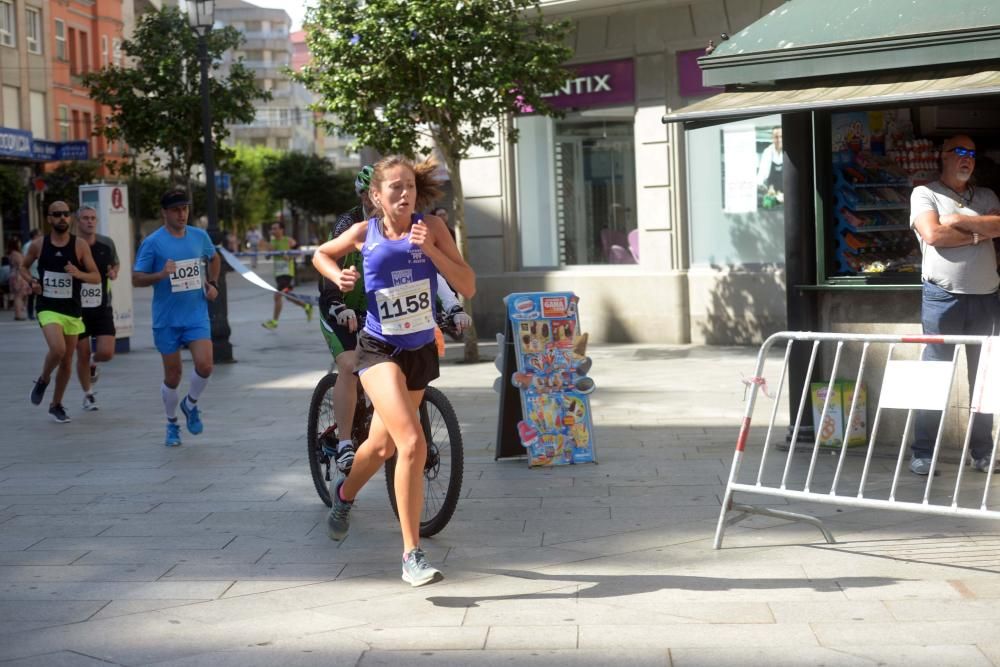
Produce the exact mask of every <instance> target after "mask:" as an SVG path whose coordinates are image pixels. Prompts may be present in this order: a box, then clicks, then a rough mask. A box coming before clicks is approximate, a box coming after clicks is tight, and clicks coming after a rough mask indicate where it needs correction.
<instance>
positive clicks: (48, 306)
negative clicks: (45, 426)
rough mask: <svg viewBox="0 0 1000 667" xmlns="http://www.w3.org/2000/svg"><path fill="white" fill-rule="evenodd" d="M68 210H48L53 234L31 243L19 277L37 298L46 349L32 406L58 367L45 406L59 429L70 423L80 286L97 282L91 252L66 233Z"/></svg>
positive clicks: (63, 206) (60, 206) (57, 206)
mask: <svg viewBox="0 0 1000 667" xmlns="http://www.w3.org/2000/svg"><path fill="white" fill-rule="evenodd" d="M69 217H70V212H69V205H68V204H67V203H66V202H63V201H54V202H52V203H51V204H49V212H48V222H49V225H50V226H51V227H52V231H51V233H50V234H48V235H47V236H42V237H41V238H38V239H36V240H35V241H34V242H33V243H32V244H31V247H29V248H28V252H27V254H26V255H25V257H24V263H23V264H22V265H21V277H22V278H24V279H25V280H28V281H29V282H30V283H31V286H32V290H33V291H34V293H35V294H37V295H38V305H37V308H38V324H39V326H41V327H42V335H43V336H45V342H46V344H47V345H48V348H49V350H48V354H46V355H45V362H44V364H43V366H42V374H41V375H39V376H38V379H37V380H35V386H34V388H33V389H32V390H31V402H32V403H33V404H34V405H39V404H40V403H41V402H42V398H43V397H44V396H45V389H46V387H48V386H49V380H50V378H51V377H52V371H53V370H55V369H56V368H57V367H58V368H59V372H58V373H57V374H56V387H55V391H54V393H53V394H52V402H51V403H50V404H49V414H50V415H51V416H52V419H54V420H55V421H57V422H59V423H65V422H68V421H70V418H69V415H67V414H66V409H65V408H63V405H62V398H63V394H64V393H65V392H66V385H67V384H69V378H70V376H71V375H72V373H73V351H74V350H75V349H76V344H77V337H78V336H79V335H80V334H81V333H83V330H84V327H83V320H82V319H81V304H80V285H81V284H82V283H89V284H97V283H100V282H101V274H100V272H99V271H98V270H97V265H96V264H95V263H94V257H93V255H91V252H90V246H89V245H87V243H86V242H85V241H83V240H82V239H78V238H77V237H75V236H73V235H72V234H70V233H69ZM36 260H37V261H38V278H37V279H36V278H33V277H32V276H31V265H32V264H34V263H35V261H36Z"/></svg>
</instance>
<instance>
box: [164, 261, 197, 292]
mask: <svg viewBox="0 0 1000 667" xmlns="http://www.w3.org/2000/svg"><path fill="white" fill-rule="evenodd" d="M175 264H176V265H177V268H176V269H175V270H174V272H173V273H171V274H170V291H171V292H190V291H191V290H196V289H201V285H202V282H201V258H200V257H196V258H194V259H179V260H177V261H176V262H175Z"/></svg>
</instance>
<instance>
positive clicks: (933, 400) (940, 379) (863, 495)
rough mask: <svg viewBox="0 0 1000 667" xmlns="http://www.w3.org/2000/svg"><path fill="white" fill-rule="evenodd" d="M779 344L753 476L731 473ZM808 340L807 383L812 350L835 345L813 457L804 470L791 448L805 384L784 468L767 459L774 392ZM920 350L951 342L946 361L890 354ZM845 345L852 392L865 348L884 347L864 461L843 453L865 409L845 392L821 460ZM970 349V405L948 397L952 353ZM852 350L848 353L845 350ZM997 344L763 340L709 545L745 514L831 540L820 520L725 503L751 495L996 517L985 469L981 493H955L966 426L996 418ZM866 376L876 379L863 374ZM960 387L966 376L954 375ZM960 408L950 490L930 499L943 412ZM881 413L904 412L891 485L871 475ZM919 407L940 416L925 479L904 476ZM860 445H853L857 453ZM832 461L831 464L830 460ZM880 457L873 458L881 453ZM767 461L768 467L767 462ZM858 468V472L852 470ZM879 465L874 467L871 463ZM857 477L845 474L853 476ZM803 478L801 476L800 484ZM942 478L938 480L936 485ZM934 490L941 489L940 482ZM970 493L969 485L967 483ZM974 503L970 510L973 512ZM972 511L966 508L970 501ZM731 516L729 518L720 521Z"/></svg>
mask: <svg viewBox="0 0 1000 667" xmlns="http://www.w3.org/2000/svg"><path fill="white" fill-rule="evenodd" d="M780 341H787V342H786V345H785V353H784V359H783V363H782V367H781V374H780V377H779V380H778V386H777V391H776V393H775V395H774V396H773V397H772V398H773V400H774V406H773V408H772V409H771V413H770V420H769V423H768V425H767V430H766V434H765V436H764V441H763V443H762V446H761V448H760V449H759V452H760V460H759V463H758V467H757V471H756V475H746V474H745V473H744V477H741V476H740V473H741V466H742V465H743V464H744V461H745V458H746V457H747V454H748V452H747V450H748V448H749V449H750V453H751V454H753V455H756V452H757V451H758V450H756V449H755V448H754V443H753V440H754V438H753V437H752V436H753V434H752V432H751V429H750V425H751V420H752V416H753V412H754V406H755V403H756V400H757V397H758V395H759V394H760V393H761V392H763V393H765V395H767V381H766V380H765V377H764V370H765V368H764V367H765V363H766V361H767V359H768V352H769V351H770V350H771V348H772V347H773V346H774V345H775V344H777V343H779V342H780ZM808 343H811V344H812V345H811V347H812V350H811V354H810V357H809V365H808V370H807V372H806V376H805V377H806V378H812V377H814V375H813V371H814V370H815V369H816V362H817V357H818V354H819V352H820V345H821V344H822V343H828V344H829V345H828V346H827V347H830V346H832V345H835V351H834V355H833V362H832V364H831V365H830V374H829V379H828V380H826V381H825V382H826V397H825V399H824V400H823V401H822V402H823V406H822V411H821V413H820V418H819V420H818V422H817V426H816V429H815V431H816V437H815V440H814V442H813V445H812V452H811V455H810V457H809V459H808V467H806V466H805V464H804V461H803V457H804V456H805V455H806V453H807V451H803V449H802V448H797V447H795V445H794V443H797V442H798V441H799V432H800V427H801V425H802V421H803V415H804V414H805V410H807V409H810V393H811V391H810V383H809V382H806V383H804V387H803V390H802V395H801V397H800V398H799V407H798V411H797V413H796V417H795V423H794V426H792V430H791V435H790V442H791V443H792V444H791V445H790V446H788V449H787V453H785V459H784V462H783V463H782V462H780V460H779V461H777V462H775V461H773V459H780V456H779V455H778V453H777V452H776V451H775V450H777V449H778V446H777V443H776V442H775V439H776V437H780V438H781V444H784V436H783V435H780V436H779V435H778V434H777V433H776V431H778V430H781V429H780V427H779V428H776V427H775V418H776V416H777V415H778V411H779V410H780V409H781V406H782V401H781V395H782V391H783V390H784V385H785V381H786V377H787V375H788V362H789V359H790V358H791V355H792V348H793V346H794V345H796V344H808ZM927 344H946V345H954V346H955V347H954V353H953V355H952V358H951V360H950V361H922V360H920V359H922V355H911V356H914V357H915V358H914V359H899V358H896V359H894V358H893V355H894V353H895V352H896V350H897V347H899V346H903V345H907V346H913V345H918V346H921V349H920V351H921V352H922V346H924V345H927ZM845 345H851V346H854V347H856V346H860V347H861V350H860V358H859V361H858V364H857V365H858V370H857V374H856V377H854V378H849V379H853V380H854V382H855V387H856V388H860V387H861V386H862V383H863V382H865V381H866V380H867V381H868V382H869V383H871V381H872V380H871V379H868V378H866V374H865V373H866V366H867V365H868V363H869V358H870V357H871V356H872V355H870V354H869V353H870V351H871V348H872V346H873V345H884V346H887V347H888V355H887V362H886V365H885V369H884V372H883V373H882V377H881V385H880V386H879V399H878V406H877V408H876V410H875V415H874V419H873V420H872V421H871V428H870V429H869V431H870V432H869V433H868V437H867V447H866V449H865V451H864V457H863V459H861V457H854V456H851V457H848V449H849V447H848V437H847V434H846V431H847V430H848V429H849V427H850V425H851V424H854V423H855V419H856V417H857V416H858V413H857V411H858V410H865V409H866V406H864V405H859V400H858V399H859V395H860V394H861V392H860V391H857V390H855V391H854V392H853V398H852V399H851V401H850V403H851V405H850V412H849V414H848V416H847V417H846V419H845V420H844V422H843V423H844V431H845V435H844V437H843V438H842V444H841V445H840V447H839V448H834V449H832V450H831V449H830V448H822V449H823V450H824V451H827V452H830V453H831V454H832V456H828V457H824V459H820V452H821V428H820V425H823V424H824V423H825V422H826V419H827V416H828V414H829V412H830V410H831V405H830V402H831V398H832V397H833V396H834V395H835V393H836V392H835V391H834V389H835V386H834V384H835V382H837V381H838V380H839V379H841V378H838V372H839V370H840V366H841V362H842V357H843V356H844V355H843V352H844V347H845ZM969 346H979V347H980V352H981V353H980V355H979V365H978V367H977V368H978V370H977V377H976V383H975V387H974V388H973V389H972V390H971V392H970V400H969V404H965V405H957V404H956V402H957V398H956V396H954V395H953V393H954V392H953V389H954V388H955V385H956V383H955V370H956V368H957V366H958V358H959V350H960V349H961V348H968V347H969ZM852 351H853V352H856V349H853V348H852ZM998 367H1000V339H998V338H992V337H986V336H894V335H864V334H832V333H812V332H789V331H786V332H781V333H776V334H774V335H773V336H771V337H769V338H768V339H767V340H766V341H765V342H764V343H763V345H762V346H761V349H760V352H759V353H758V355H757V365H756V371H755V373H754V377H753V378H752V379H751V380H749V381H747V384H748V386H749V397H748V400H747V406H746V412H745V414H744V417H743V423H742V425H741V427H740V431H739V435H738V437H737V440H736V452H735V455H734V457H733V463H732V467H731V468H730V471H729V480H728V483H727V485H726V492H725V495H724V497H723V500H722V509H721V512H720V514H719V521H718V526H717V528H716V532H715V542H714V548H716V549H719V548H720V547H721V546H722V538H723V534H724V533H725V529H726V528H727V527H728V526H730V525H733V524H735V523H738V522H739V521H742V520H744V519H746V518H748V517H749V516H751V515H755V514H756V515H762V516H768V517H773V518H778V519H784V520H788V521H801V522H805V523H809V524H811V525H813V526H815V527H816V528H818V529H819V530H820V531H821V532H822V533H823V536H824V538H825V539H826V541H827V542H828V543H831V544H833V543H835V540H834V538H833V535H832V534H831V533H830V532H829V531H828V530H827V528H826V527H825V526H824V525H823V522H822V521H821V520H820V519H819V518H817V517H815V516H811V515H808V514H804V513H800V512H791V511H786V510H781V509H775V508H774V507H769V506H762V505H750V504H740V503H736V502H734V500H733V494H734V493H738V492H740V493H751V494H754V495H757V496H765V497H770V498H782V499H785V500H787V501H802V502H808V503H817V504H824V505H835V506H842V507H853V508H871V509H882V510H897V511H906V512H916V513H921V514H931V515H944V516H960V517H974V518H980V519H1000V511H997V510H991V509H989V506H988V503H989V496H990V491H991V488H990V487H991V482H992V479H993V467H992V466H991V467H990V469H989V471H988V472H987V473H986V474H985V475H983V480H984V484H983V489H982V494H981V496H980V495H979V493H978V491H976V492H975V493H974V494H969V493H965V494H963V493H962V483H963V481H965V480H966V478H967V477H968V476H967V475H965V474H963V473H965V472H966V468H965V465H966V461H967V459H968V456H969V443H970V441H971V436H972V424H973V420H974V419H975V416H976V415H977V414H980V413H982V414H995V413H997V412H1000V370H998ZM870 375H876V373H871V374H870ZM961 382H962V383H964V382H965V378H964V377H963V378H962V379H961ZM956 408H957V409H968V410H969V418H968V422H967V424H966V428H965V439H964V443H963V445H962V450H961V460H960V464H959V466H958V469H957V474H956V477H955V481H954V487H953V488H952V489H950V492H949V493H947V494H946V495H945V496H942V494H941V492H940V491H939V492H938V493H936V494H932V489H933V488H934V484H935V471H936V470H937V468H938V458H939V455H940V453H941V449H942V447H941V442H942V437H943V435H944V432H945V420H946V416H947V415H948V414H949V412H950V411H954V410H955V409H956ZM887 410H901V411H905V414H906V421H905V427H904V428H903V434H902V438H901V439H900V443H899V450H898V453H897V454H896V457H895V459H896V460H895V466H894V468H893V472H892V481H891V484H888V486H886V482H887V480H886V479H884V478H882V479H879V478H878V477H879V475H878V474H877V473H876V474H874V475H873V470H872V468H873V455H874V452H875V448H876V439H877V438H878V435H879V428H880V426H881V423H882V421H883V414H884V413H885V412H886V411H887ZM918 410H940V411H941V417H940V420H939V422H938V428H937V438H936V440H935V446H934V454H933V457H932V459H931V470H930V474H929V475H927V478H926V482H923V478H919V477H917V476H915V475H912V474H911V473H910V472H909V469H908V466H907V464H908V462H909V456H908V454H909V447H910V442H909V440H910V435H911V433H912V431H913V425H914V419H915V414H916V412H917V411H918ZM997 439H998V436H993V440H992V445H993V447H992V451H991V457H992V458H991V460H996V455H997ZM859 449H860V448H859ZM834 458H835V459H836V460H835V462H834V461H832V460H831V459H834ZM880 458H881V457H880ZM769 464H770V465H769ZM859 465H860V470H858V466H859ZM876 467H878V464H876ZM904 470H905V475H907V477H906V478H905V479H904V480H903V484H902V486H901V485H900V481H901V473H902V472H903V471H904ZM858 473H860V474H859V476H857V477H856V479H852V477H853V476H855V475H858ZM803 474H804V478H803ZM944 479H945V478H944V477H942V478H940V480H942V482H943V481H944ZM918 480H919V481H921V482H922V483H923V491H922V497H921V492H920V491H919V486H917V487H916V488H914V487H913V484H912V482H916V481H918ZM938 486H939V487H941V486H943V484H939V485H938ZM975 486H976V487H978V484H976V485H975ZM901 495H903V496H905V495H914V496H916V497H914V498H911V499H905V498H900V497H899V496H901ZM977 502H978V507H976V506H974V505H975V504H976V503H977ZM970 504H971V505H973V506H969V505H970ZM730 513H734V516H729V514H730Z"/></svg>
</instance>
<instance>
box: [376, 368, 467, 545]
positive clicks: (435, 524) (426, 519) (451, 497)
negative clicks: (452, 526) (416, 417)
mask: <svg viewBox="0 0 1000 667" xmlns="http://www.w3.org/2000/svg"><path fill="white" fill-rule="evenodd" d="M420 425H421V426H422V427H423V430H424V439H425V440H426V441H427V461H426V462H425V464H424V506H423V508H422V509H421V512H420V536H421V537H430V536H432V535H437V534H438V533H439V532H441V530H443V529H444V527H445V526H447V525H448V522H449V521H450V520H451V517H452V515H453V514H454V513H455V508H456V507H457V506H458V497H459V495H460V494H461V493H462V474H463V469H464V468H463V466H464V464H465V457H464V454H463V451H462V431H461V429H460V428H459V426H458V417H457V416H456V415H455V409H454V408H453V407H452V406H451V402H450V401H448V399H447V397H446V396H445V395H444V394H442V393H441V392H440V391H438V390H437V389H435V388H434V387H427V390H426V391H425V392H424V400H423V402H421V404H420ZM395 473H396V456H395V455H393V456H392V458H390V459H388V460H387V461H386V462H385V484H386V487H387V488H388V490H389V502H390V503H391V504H392V511H393V512H394V513H395V514H396V517H397V518H398V517H399V507H398V506H397V504H396V487H395V476H396V475H395Z"/></svg>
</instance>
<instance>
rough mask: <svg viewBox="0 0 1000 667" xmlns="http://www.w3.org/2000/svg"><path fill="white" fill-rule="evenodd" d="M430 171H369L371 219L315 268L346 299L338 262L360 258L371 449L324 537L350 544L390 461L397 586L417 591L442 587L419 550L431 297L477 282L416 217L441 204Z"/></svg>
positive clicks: (439, 232)
mask: <svg viewBox="0 0 1000 667" xmlns="http://www.w3.org/2000/svg"><path fill="white" fill-rule="evenodd" d="M436 168H437V165H436V164H435V163H434V162H433V161H425V162H423V163H420V164H414V163H413V162H411V161H410V160H408V159H406V158H404V157H401V156H398V155H394V156H389V157H386V158H383V159H382V160H381V161H379V162H378V163H377V164H376V165H375V171H374V174H373V175H372V181H371V188H370V190H369V193H370V195H371V199H372V203H373V204H374V206H375V217H373V218H371V219H369V220H366V221H363V222H359V223H357V224H355V225H354V226H353V227H351V228H350V229H349V230H347V231H346V232H344V233H343V234H341V235H340V236H338V237H337V238H335V239H333V240H331V241H327V242H326V243H324V244H323V245H322V246H320V248H319V250H318V251H317V252H316V254H315V255H314V257H313V265H314V266H315V267H316V269H317V270H318V271H319V272H320V273H321V274H322V275H323V276H324V277H325V278H327V279H328V280H331V281H333V282H334V283H336V284H337V286H338V287H339V288H340V289H341V290H342V291H343V292H344V293H347V292H349V291H350V290H351V289H352V288H353V287H354V283H355V282H356V281H357V279H358V276H359V274H358V271H357V270H356V269H355V268H353V267H351V268H348V269H344V270H341V268H340V266H339V265H338V263H337V260H338V259H340V258H341V257H343V256H344V255H346V254H347V253H348V252H350V251H351V250H358V251H360V252H361V254H362V255H363V256H364V272H365V275H364V279H365V290H366V297H367V302H368V313H367V317H366V322H365V328H364V330H363V331H362V332H361V335H360V336H358V371H357V372H358V375H359V377H360V378H361V384H362V385H363V386H364V389H365V392H366V393H367V394H368V397H369V398H370V399H371V401H372V405H373V406H374V408H375V414H374V416H373V417H372V423H371V429H370V430H369V433H368V439H367V440H366V441H365V442H364V443H362V444H361V446H360V447H359V448H358V452H357V454H356V456H355V459H354V465H353V467H352V468H351V473H350V475H349V476H348V477H346V478H344V477H342V476H338V477H337V478H335V479H334V480H333V481H332V482H331V483H330V486H331V487H332V488H331V489H330V496H331V497H332V500H333V507H332V508H331V510H330V514H329V516H328V517H327V534H328V535H329V536H330V538H331V539H334V540H342V539H343V538H344V537H345V536H346V535H347V529H348V526H349V517H350V510H351V506H352V504H353V502H354V498H355V497H356V496H357V494H358V492H359V491H361V488H362V487H363V486H364V485H365V483H366V482H367V481H368V480H369V479H370V478H371V477H372V475H374V474H375V473H376V472H377V471H378V469H379V468H380V467H381V466H382V464H383V463H384V462H385V460H386V459H388V458H390V457H391V456H392V455H393V454H394V453H397V452H398V454H399V456H398V459H397V463H396V472H395V475H396V477H395V480H394V483H395V488H396V502H397V504H398V507H399V525H400V529H401V530H402V533H403V564H402V567H403V581H406V582H407V583H409V584H411V585H412V586H422V585H424V584H430V583H433V582H435V581H440V580H441V579H442V575H441V573H440V572H439V571H438V570H437V569H435V568H434V567H432V566H431V565H430V564H428V563H427V560H426V557H425V556H424V553H423V551H422V550H421V549H420V510H421V508H422V507H423V504H424V499H423V491H424V486H423V470H424V460H425V458H426V455H427V443H426V441H425V440H424V433H423V429H422V428H421V427H420V421H419V418H418V414H417V406H419V405H420V401H421V399H422V398H423V394H424V389H425V388H426V387H427V384H428V383H429V382H430V381H431V380H433V379H434V378H436V377H438V356H437V349H436V345H435V343H434V297H435V292H436V289H437V286H436V274H437V273H440V274H441V275H443V276H444V277H445V279H446V280H447V281H448V282H449V283H451V285H452V286H453V287H454V288H455V289H456V290H457V291H458V292H459V293H460V294H462V295H463V296H465V297H471V296H472V295H473V294H474V293H475V291H476V276H475V273H473V271H472V268H471V267H469V265H468V264H466V263H465V260H463V259H462V256H461V254H459V252H458V248H457V247H456V246H455V241H454V240H453V239H452V237H451V234H449V232H448V228H447V226H446V225H445V223H444V221H443V220H441V218H439V217H437V216H434V215H428V216H421V215H418V214H415V211H417V210H420V209H425V208H426V207H427V206H428V205H430V204H431V203H432V202H433V201H434V200H435V199H437V198H438V197H439V196H440V184H439V183H438V182H437V181H436V180H435V179H434V177H433V174H434V170H435V169H436Z"/></svg>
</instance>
